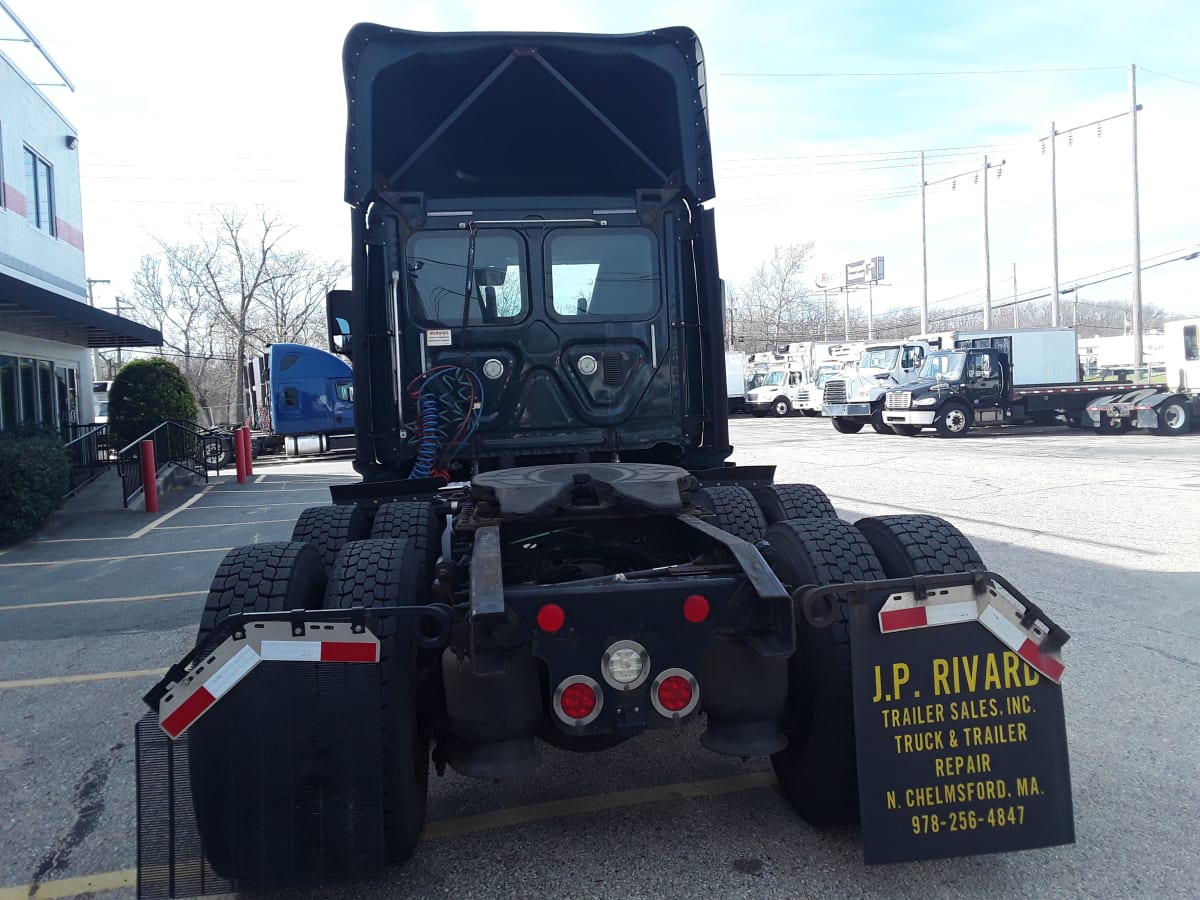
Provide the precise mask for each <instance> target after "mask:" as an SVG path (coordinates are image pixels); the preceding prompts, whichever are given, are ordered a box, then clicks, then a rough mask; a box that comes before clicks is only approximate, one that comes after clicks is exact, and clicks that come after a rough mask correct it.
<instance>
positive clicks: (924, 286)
mask: <svg viewBox="0 0 1200 900" xmlns="http://www.w3.org/2000/svg"><path fill="white" fill-rule="evenodd" d="M928 333H929V257H928V255H927V253H926V247H925V151H924V150H922V151H921V334H928Z"/></svg>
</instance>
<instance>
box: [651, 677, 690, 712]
mask: <svg viewBox="0 0 1200 900" xmlns="http://www.w3.org/2000/svg"><path fill="white" fill-rule="evenodd" d="M658 702H659V703H661V704H662V705H663V706H664V707H665V708H666V709H669V710H670V711H671V712H679V711H680V710H681V709H683V708H685V707H686V706H687V705H688V704H689V703H691V702H692V686H691V685H690V684H688V680H687V679H686V678H684V677H683V676H682V675H672V676H671V677H670V678H668V679H666V680H665V681H663V683H662V684H660V685H659V686H658Z"/></svg>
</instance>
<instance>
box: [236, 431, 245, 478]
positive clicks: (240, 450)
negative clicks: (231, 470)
mask: <svg viewBox="0 0 1200 900" xmlns="http://www.w3.org/2000/svg"><path fill="white" fill-rule="evenodd" d="M233 458H234V461H235V463H236V465H237V480H238V484H245V483H246V443H245V441H243V440H242V429H240V428H235V429H234V430H233Z"/></svg>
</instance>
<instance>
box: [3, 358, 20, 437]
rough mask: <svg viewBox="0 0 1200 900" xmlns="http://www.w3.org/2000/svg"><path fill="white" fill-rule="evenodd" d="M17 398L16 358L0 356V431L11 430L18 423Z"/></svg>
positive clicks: (18, 394)
mask: <svg viewBox="0 0 1200 900" xmlns="http://www.w3.org/2000/svg"><path fill="white" fill-rule="evenodd" d="M18 397H20V393H19V392H18V390H17V358H16V357H15V356H0V429H4V428H12V427H14V426H15V425H16V424H17V422H19V421H20V415H19V414H18V413H17V408H18V400H17V398H18Z"/></svg>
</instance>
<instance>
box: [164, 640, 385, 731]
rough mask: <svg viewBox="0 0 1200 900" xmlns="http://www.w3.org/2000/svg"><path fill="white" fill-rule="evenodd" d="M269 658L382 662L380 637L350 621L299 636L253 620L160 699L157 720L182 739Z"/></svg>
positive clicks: (277, 659)
mask: <svg viewBox="0 0 1200 900" xmlns="http://www.w3.org/2000/svg"><path fill="white" fill-rule="evenodd" d="M264 661H265V662H309V663H313V662H338V663H377V662H379V639H378V638H377V637H375V635H373V634H372V633H371V632H370V631H362V630H360V631H357V632H356V631H354V630H353V627H352V626H351V624H350V623H349V622H321V623H316V622H306V623H305V625H304V633H303V634H295V633H294V632H293V627H292V624H291V623H290V622H283V621H280V622H252V623H251V624H250V625H249V627H248V628H247V629H246V631H245V633H244V634H243V633H239V634H235V635H231V636H230V637H228V638H226V639H225V640H224V641H222V642H221V644H219V645H218V646H217V648H216V649H215V650H213V651H212V653H210V654H208V656H206V657H204V658H203V659H201V660H198V661H197V662H196V663H195V664H194V665H193V666H192V668H191V670H190V671H189V672H188V674H187V675H186V676H185V677H184V678H183V679H182V680H180V681H179V682H178V683H176V684H175V685H172V686H170V688H169V689H168V690H167V692H166V694H165V695H164V696H163V697H162V699H161V700H159V703H158V724H159V725H160V726H161V727H162V730H163V731H165V732H166V733H167V735H168V736H170V737H171V739H172V740H174V739H175V738H178V737H179V736H180V735H181V734H183V733H184V732H185V731H187V730H188V729H189V728H191V727H192V725H194V724H195V723H196V721H197V720H198V719H199V718H200V717H201V716H203V715H204V714H205V713H206V712H208V711H209V710H210V709H212V707H213V705H214V704H215V703H216V702H217V701H218V700H220V699H221V698H222V697H224V696H225V695H226V694H227V693H229V691H230V690H232V689H233V687H234V685H236V684H237V683H238V682H239V681H241V680H242V679H243V678H245V677H246V676H247V675H249V674H250V673H251V672H252V671H254V669H255V667H257V666H258V664H259V663H260V662H264Z"/></svg>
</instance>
